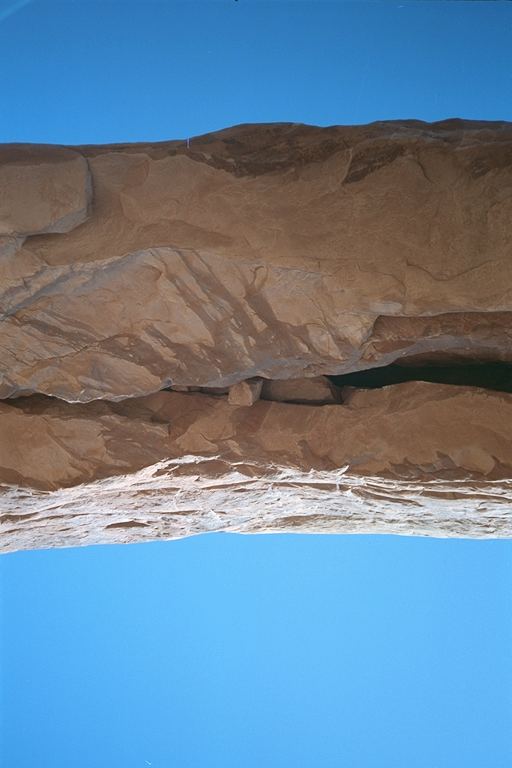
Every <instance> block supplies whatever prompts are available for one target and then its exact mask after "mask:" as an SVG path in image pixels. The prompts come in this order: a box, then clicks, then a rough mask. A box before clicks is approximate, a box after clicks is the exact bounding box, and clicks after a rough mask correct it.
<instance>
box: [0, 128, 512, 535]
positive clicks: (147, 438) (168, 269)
mask: <svg viewBox="0 0 512 768" xmlns="http://www.w3.org/2000/svg"><path fill="white" fill-rule="evenodd" d="M510 221H512V127H511V125H510V124H507V123H484V122H474V121H473V122H470V121H460V120H449V121H444V122H441V123H435V124H427V123H422V122H419V121H400V122H388V123H374V124H372V125H369V126H356V127H340V126H334V127H331V128H315V127H312V126H304V125H297V124H271V125H259V126H238V127H235V128H230V129H227V130H225V131H219V132H217V133H213V134H208V135H206V136H200V137H196V138H193V139H191V140H190V142H185V141H169V142H162V143H159V144H152V145H151V144H134V145H112V146H104V147H95V146H87V147H72V148H70V147H51V146H32V145H5V146H3V147H0V398H2V399H3V400H2V402H0V430H1V436H2V439H1V440H0V482H2V483H4V493H3V495H2V496H1V499H0V503H3V504H4V508H5V509H6V510H7V511H6V512H4V517H3V523H2V524H3V530H4V531H5V533H4V534H3V542H4V543H3V548H4V549H12V548H18V547H34V546H50V545H57V544H59V545H64V544H66V543H67V544H71V543H85V542H88V543H92V542H100V541H125V540H130V541H133V540H138V539H141V538H154V537H158V536H167V535H169V536H174V535H181V534H182V533H183V532H197V531H199V530H213V529H222V530H280V531H282V530H343V531H347V530H349V531H350V530H353V531H356V530H363V529H364V530H379V531H380V530H386V531H388V532H392V531H395V532H406V533H427V534H432V533H436V532H437V533H438V534H439V535H471V536H473V535H474V536H489V535H499V536H504V535H510V527H511V526H510V515H511V512H510V509H511V508H510V479H511V478H512V474H511V468H512V464H511V455H512V451H511V448H510V445H509V439H508V432H509V431H510V425H511V424H512V420H511V416H512V410H511V407H512V406H511V402H512V401H511V396H510V395H508V394H506V393H505V392H491V391H487V390H483V389H481V388H478V387H468V386H449V385H443V384H435V383H430V384H426V383H419V382H409V383H405V384H399V385H394V386H390V387H386V388H384V389H379V390H375V391H366V390H358V389H348V390H343V391H342V392H340V391H339V390H336V389H335V388H334V387H333V386H332V385H331V384H329V383H328V382H327V381H326V380H325V379H324V380H322V379H319V378H318V377H321V376H326V375H329V376H337V375H338V376H339V375H342V374H346V373H351V372H355V371H359V370H365V369H369V368H375V367H382V366H386V365H388V364H390V363H393V362H399V363H400V364H402V365H404V366H413V367H414V366H416V367H417V366H424V365H433V364H437V365H440V364H443V365H446V364H450V365H456V364H460V363H464V364H465V365H466V364H468V363H470V364H471V363H477V362H478V363H485V362H489V363H511V362H512V259H511V258H510V256H511V253H510V247H511V246H510V243H511V235H510ZM411 370H412V368H411ZM506 375H507V373H505V376H506ZM308 378H310V379H312V380H314V381H315V382H316V384H315V385H313V383H312V385H311V392H313V387H314V386H316V387H317V389H316V391H318V392H320V390H321V391H322V396H321V397H320V398H319V399H318V400H317V401H316V402H317V405H305V404H301V402H302V400H303V398H304V397H305V398H306V400H309V401H310V402H311V401H313V402H314V399H313V397H312V395H311V392H310V393H309V394H306V393H307V392H309V388H308V387H307V386H306V384H304V379H308ZM292 380H293V381H296V382H297V383H296V384H293V381H292ZM299 380H300V381H301V382H302V383H301V384H300V386H299V384H298V381H299ZM320 382H323V383H321V384H320ZM260 385H261V386H260ZM504 388H505V389H507V387H504ZM162 389H175V390H182V392H180V391H171V392H168V391H166V392H161V391H159V390H162ZM228 389H230V392H229V396H228V395H227V391H228ZM185 390H187V391H185ZM294 392H295V393H296V396H294V394H293V393H294ZM301 392H302V395H301ZM290 393H291V394H290ZM29 395H30V397H29ZM258 397H261V398H262V399H261V400H257V398H258ZM340 400H341V401H342V402H340ZM276 401H282V402H276ZM283 401H284V402H283ZM326 402H328V403H332V404H328V405H326V404H325V403H326ZM245 403H246V404H247V405H245ZM250 403H253V404H252V405H249V404H250ZM244 467H245V469H241V468H244ZM235 468H236V469H235ZM244 472H246V473H248V476H250V477H251V478H256V479H255V480H254V483H255V484H251V483H253V480H252V479H251V480H250V489H251V490H250V492H247V493H246V491H247V488H246V489H245V490H240V487H239V485H240V482H241V483H242V486H243V484H244V483H245V481H244V480H240V478H239V475H240V473H242V475H243V474H244ZM233 473H234V474H235V475H236V477H237V478H238V479H237V480H236V482H234V483H233V484H232V483H231V480H230V478H232V476H233ZM251 473H253V474H251ZM178 475H179V478H180V479H179V484H178V485H176V484H175V478H176V476H178ZM196 476H197V477H198V478H199V480H197V481H196V480H195V477H196ZM365 477H366V478H371V482H370V481H368V482H369V485H368V488H370V486H371V487H372V488H373V491H371V492H370V491H368V492H367V491H366V490H365V483H364V481H363V478H365ZM212 478H213V479H212ZM283 478H284V479H283ZM308 478H309V479H308ZM311 478H313V479H312V480H311V483H310V479H311ZM340 478H341V479H340ZM247 482H249V481H247ZM212 483H213V485H212ZM276 483H277V486H278V487H279V489H280V490H279V494H278V495H279V498H278V495H276V492H275V488H276ZM340 483H341V486H342V487H341V486H340ZM372 483H373V485H371V484H372ZM432 483H434V484H437V483H441V484H442V486H443V490H442V494H441V496H436V493H437V491H435V492H434V491H432V486H431V484H432ZM139 486H140V488H141V492H140V493H139V491H138V490H134V489H135V488H136V489H138V488H139ZM178 486H179V487H178ZM214 486H215V488H217V490H215V491H213V490H211V488H213V487H214ZM313 486H314V487H313ZM324 486H325V487H324ZM218 487H222V491H219V492H218ZM244 488H245V486H244ZM450 488H452V490H451V491H450V490H449V489H450ZM198 489H200V490H198ZM208 489H210V491H211V493H210V492H209V490H208ZM230 489H231V490H230ZM272 489H274V490H272ZM285 489H287V490H285ZM209 493H210V495H211V500H210V501H209V500H208V499H209ZM372 493H373V494H374V495H373V496H371V494H372ZM219 494H220V495H219ZM443 494H444V495H443ZM447 494H452V496H453V498H452V501H453V505H452V507H451V508H449V505H448V504H447V503H445V502H446V499H447V498H448V497H447ZM178 496H179V499H183V498H184V497H186V498H187V499H189V500H190V504H189V506H188V507H187V508H186V509H183V505H182V504H181V501H179V499H178ZM241 497H243V502H239V501H238V499H239V498H241ZM370 497H371V498H372V499H373V501H371V500H370ZM379 498H380V499H381V501H382V504H381V505H380V507H379V502H378V501H377V499H379ZM440 498H442V499H443V501H439V499H440ZM116 499H117V505H118V506H117V508H116V501H115V500H116ZM213 499H215V501H214V500H213ZM279 499H285V501H279ZM361 499H365V500H366V501H361ZM100 500H101V503H102V504H103V505H104V506H103V508H104V510H105V512H104V520H103V521H102V519H101V517H102V516H101V512H100V509H101V504H100ZM283 504H284V507H283V506H282V505H283ZM173 505H174V506H173ZM280 505H281V506H280ZM365 505H366V506H365ZM185 506H186V505H185ZM157 508H158V509H164V510H165V514H164V512H162V514H163V517H162V516H159V514H155V510H156V509H157ZM294 508H295V512H294ZM308 508H309V509H310V511H309V512H308ZM322 508H325V510H326V511H325V516H324V518H323V519H322V517H321V511H322ZM73 510H75V511H73ZM173 510H174V511H173ZM205 510H206V511H205ZM283 510H284V511H283ZM298 510H301V511H300V513H299V511H298ZM311 510H313V511H311ZM327 510H328V511H327ZM210 513H211V514H210ZM152 515H153V517H152ZM169 515H171V517H168V516H169ZM134 516H135V517H134ZM166 516H167V517H166ZM176 516H177V517H176ZM132 518H133V519H135V523H134V524H133V525H131V523H130V520H132ZM185 518H186V519H185ZM112 520H113V522H112ZM165 521H167V522H165ZM436 521H437V522H436ZM132 522H133V520H132ZM109 526H112V527H109ZM31 532H32V533H31Z"/></svg>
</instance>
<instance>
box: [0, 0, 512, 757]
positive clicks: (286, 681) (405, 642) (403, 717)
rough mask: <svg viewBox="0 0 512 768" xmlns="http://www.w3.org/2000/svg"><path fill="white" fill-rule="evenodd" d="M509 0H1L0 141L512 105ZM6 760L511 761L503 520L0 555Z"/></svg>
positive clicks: (497, 112)
mask: <svg viewBox="0 0 512 768" xmlns="http://www.w3.org/2000/svg"><path fill="white" fill-rule="evenodd" d="M511 43H512V3H510V2H487V3H480V2H471V3H466V2H463V1H462V0H460V1H454V2H435V0H431V1H430V2H410V0H401V1H399V2H385V1H383V2H352V3H343V2H326V3H324V2H319V1H318V0H317V2H315V3H310V2H306V1H305V0H303V1H298V2H295V3H287V2H279V0H275V1H274V2H268V3H265V2H258V0H245V2H244V0H238V2H234V0H233V1H232V0H226V2H221V1H220V0H219V2H215V1H214V0H212V2H200V1H199V0H190V2H184V3H174V2H168V3H157V2H145V3H142V2H141V3H138V4H134V3H130V2H108V1H107V2H102V3H94V2H73V0H68V2H62V3H56V2H45V1H44V0H39V1H37V0H34V2H28V3H23V2H4V0H0V72H2V99H1V103H0V141H37V142H55V143H71V144H73V143H75V144H78V143H96V142H105V141H136V140H138V141H141V140H155V141H157V140H163V139H167V138H183V137H186V136H193V135H197V134H200V133H204V132H206V131H209V130H214V129H217V128H221V127H225V126H228V125H231V124H236V123H241V122H253V121H282V120H283V121H300V122H307V123H316V124H320V125H328V124H334V123H359V122H368V121H372V120H382V119H389V118H401V117H407V118H412V117H414V118H420V119H425V120H439V119H443V118H446V117H452V116H458V117H468V118H471V117H472V118H478V119H489V120H498V119H499V120H503V119H508V120H512V98H511V96H512V44H511ZM0 580H1V581H0V585H1V598H2V601H1V611H2V615H1V619H2V621H1V625H0V629H1V633H2V634H1V642H2V653H1V657H0V661H1V682H2V687H1V695H2V698H1V702H0V704H1V711H0V717H1V721H2V736H3V742H2V745H1V753H0V757H1V758H2V759H1V760H0V763H2V765H5V766H9V768H33V767H34V766H38V767H39V766H40V767H41V768H46V767H47V766H48V768H49V767H50V766H51V767H52V768H69V766H73V768H100V767H103V766H110V767H111V768H139V766H140V768H145V766H146V765H147V764H148V763H151V764H152V767H153V768H221V767H222V768H235V767H236V768H256V767H257V768H261V766H265V768H274V767H275V768H287V767H288V766H290V767H293V768H334V767H336V768H344V767H345V766H346V767H347V768H459V766H460V767H461V768H462V767H463V768H483V766H485V768H509V766H510V765H511V764H512V736H511V735H510V734H511V733H512V654H511V648H512V542H508V541H483V542H475V541H463V540H432V539H431V540H428V539H412V538H404V537H391V536H375V537H370V536H254V537H242V536H228V535H220V534H219V535H211V536H204V537H195V538H191V539H187V540H183V541H177V542H167V543H156V544H146V545H136V546H127V547H91V548H87V549H77V550H71V549H70V550H55V551H41V552H24V553H16V554H12V555H7V556H3V557H1V558H0Z"/></svg>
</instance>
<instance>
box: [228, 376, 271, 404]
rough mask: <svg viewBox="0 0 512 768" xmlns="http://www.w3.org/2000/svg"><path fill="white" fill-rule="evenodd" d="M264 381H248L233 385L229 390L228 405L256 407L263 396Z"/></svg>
mask: <svg viewBox="0 0 512 768" xmlns="http://www.w3.org/2000/svg"><path fill="white" fill-rule="evenodd" d="M262 384H263V380H262V379H246V380H245V381H239V382H237V383H236V384H233V386H232V387H230V389H229V395H228V403H229V404H230V405H245V406H247V405H254V403H255V402H256V401H257V400H259V398H260V394H261V387H262Z"/></svg>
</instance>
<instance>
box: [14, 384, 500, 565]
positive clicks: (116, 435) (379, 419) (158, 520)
mask: <svg viewBox="0 0 512 768" xmlns="http://www.w3.org/2000/svg"><path fill="white" fill-rule="evenodd" d="M0 419H1V423H2V425H3V429H4V436H5V440H4V441H2V444H1V446H2V447H1V448H0V482H1V483H5V484H9V485H10V486H11V487H10V488H7V487H6V488H5V489H4V496H3V507H4V514H3V517H2V528H3V534H2V542H3V543H2V545H1V546H2V547H3V549H4V550H9V549H13V548H18V547H35V546H49V545H50V544H49V542H51V543H52V545H53V546H57V545H62V546H64V545H66V546H70V545H71V544H76V543H100V542H105V541H110V542H113V541H136V540H139V538H140V536H139V534H140V531H141V530H142V528H144V536H143V538H145V539H150V538H158V537H160V536H161V535H182V534H183V533H184V532H187V531H188V532H189V533H190V532H196V533H197V532H200V531H206V530H253V531H258V530H265V531H281V532H283V531H286V530H289V531H290V530H293V531H299V530H300V531H303V532H307V531H317V530H328V531H347V532H357V531H362V530H366V531H368V530H375V531H379V532H387V533H407V534H415V533H420V534H437V535H444V536H460V535H463V536H479V537H482V536H483V537H488V536H510V535H512V515H511V505H512V481H511V480H510V478H511V477H512V442H511V441H510V436H509V435H510V424H512V395H508V394H502V393H488V392H486V391H484V390H479V389H476V388H471V389H470V388H463V387H452V386H446V385H445V386H442V385H435V384H426V383H421V382H411V383H408V384H401V385H398V386H395V387H387V388H385V389H379V390H374V391H355V392H354V394H353V396H352V397H351V399H350V401H349V402H348V403H346V404H345V405H332V406H331V405H326V406H322V407H316V406H309V405H293V404H285V403H277V402H265V401H262V400H260V401H258V402H257V403H255V404H254V405H253V406H252V407H251V408H247V407H245V406H238V407H237V406H233V405H230V404H229V403H228V402H227V400H226V399H219V398H218V397H209V396H207V395H204V394H194V393H191V394H182V393H177V392H160V393H157V394H155V395H150V396H147V397H144V398H138V399H134V400H126V401H124V402H122V403H88V404H82V405H77V404H67V403H64V402H60V401H57V400H54V399H48V398H40V397H38V398H35V397H30V398H21V399H19V400H17V401H15V402H9V401H6V402H4V403H2V404H0ZM13 446H15V448H14V449H13ZM203 469H204V470H205V472H206V474H204V473H203ZM137 470H140V471H139V472H137ZM133 473H135V474H133ZM176 475H178V476H179V481H177V480H176ZM234 475H236V476H237V481H236V482H234V481H233V476H234ZM102 478H105V479H102ZM106 478H110V480H109V481H108V482H107V480H106ZM244 478H245V479H244ZM367 481H368V482H367ZM78 483H81V485H79V486H78V485H77V484H78ZM240 483H241V484H240ZM244 483H246V484H248V486H249V488H246V487H245V485H244ZM274 483H276V485H275V487H274V485H273V484H274ZM340 483H341V485H340ZM15 484H21V485H24V486H30V487H31V488H32V490H28V489H27V488H23V489H21V488H20V489H19V490H17V489H16V487H15ZM198 484H199V485H198ZM302 488H306V489H307V491H308V492H307V493H306V495H305V496H302V495H301V489H302ZM60 489H67V490H60ZM105 489H108V492H106V494H105V493H104V492H105ZM251 489H252V490H251ZM246 490H248V491H249V490H251V492H250V493H247V494H246V493H245V491H246ZM48 491H51V492H50V494H48ZM253 491H254V493H253ZM104 495H106V498H105V504H106V507H105V513H104V514H103V516H102V513H101V504H102V503H103V502H102V499H104ZM354 499H355V500H354ZM365 500H366V501H367V502H369V503H368V504H365ZM323 504H324V505H327V506H326V508H325V509H324V510H323V509H322V505H323ZM450 504H451V505H452V506H450ZM441 508H442V509H441ZM34 510H35V511H34ZM45 510H46V511H48V510H51V515H50V518H51V519H47V518H46V517H45V514H46V513H45ZM439 510H441V511H442V514H441V512H439ZM438 513H439V514H441V517H440V518H439V519H438V520H437V522H436V515H437V514H438ZM32 514H33V515H35V516H36V517H37V526H36V527H35V528H34V526H33V523H34V519H33V518H32ZM354 515H355V517H353V516H354ZM184 516H186V519H184ZM376 519H377V521H378V524H377V523H375V520H376ZM91 521H93V522H91ZM121 523H123V525H121ZM374 523H375V525H374ZM111 526H113V527H111ZM164 531H167V533H165V534H164V533H163V532H164ZM180 532H181V533H180ZM117 534H119V536H120V538H119V537H117Z"/></svg>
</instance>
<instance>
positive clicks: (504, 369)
mask: <svg viewBox="0 0 512 768" xmlns="http://www.w3.org/2000/svg"><path fill="white" fill-rule="evenodd" d="M328 378H329V379H330V380H331V381H332V382H333V384H336V386H338V387H357V388H358V389H380V388H381V387H389V386H391V385H392V384H402V383H404V382H406V381H428V382H432V383H434V384H454V385H457V386H464V387H481V388H482V389H491V390H495V391H498V392H512V365H511V364H509V363H499V362H498V363H472V364H469V365H459V364H452V365H421V366H408V365H398V364H397V363H392V364H391V365H385V366H383V367H382V368H370V369H368V370H366V371H357V372H356V373H345V374H342V375H340V376H329V377H328Z"/></svg>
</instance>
